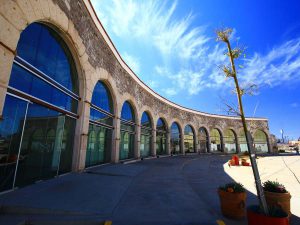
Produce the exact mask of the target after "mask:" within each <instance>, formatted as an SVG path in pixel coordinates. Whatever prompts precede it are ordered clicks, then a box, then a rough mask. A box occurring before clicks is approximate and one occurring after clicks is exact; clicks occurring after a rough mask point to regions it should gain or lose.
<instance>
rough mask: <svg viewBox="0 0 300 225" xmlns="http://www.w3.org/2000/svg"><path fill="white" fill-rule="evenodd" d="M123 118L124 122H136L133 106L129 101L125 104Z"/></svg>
mask: <svg viewBox="0 0 300 225" xmlns="http://www.w3.org/2000/svg"><path fill="white" fill-rule="evenodd" d="M121 118H122V119H124V120H128V121H132V122H135V121H134V113H133V109H132V106H131V105H130V103H129V102H127V101H126V102H124V104H123V107H122V112H121Z"/></svg>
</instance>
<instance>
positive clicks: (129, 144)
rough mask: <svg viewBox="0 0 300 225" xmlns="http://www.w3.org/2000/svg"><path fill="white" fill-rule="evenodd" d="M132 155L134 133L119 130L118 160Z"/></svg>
mask: <svg viewBox="0 0 300 225" xmlns="http://www.w3.org/2000/svg"><path fill="white" fill-rule="evenodd" d="M133 157H134V134H130V133H128V132H124V131H121V142H120V152H119V158H120V160H123V159H129V158H133Z"/></svg>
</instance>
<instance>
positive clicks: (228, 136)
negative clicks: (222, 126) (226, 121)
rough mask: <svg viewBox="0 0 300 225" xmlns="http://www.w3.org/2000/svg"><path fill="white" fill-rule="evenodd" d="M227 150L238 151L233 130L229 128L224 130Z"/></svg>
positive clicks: (230, 151) (229, 151)
mask: <svg viewBox="0 0 300 225" xmlns="http://www.w3.org/2000/svg"><path fill="white" fill-rule="evenodd" d="M224 144H225V151H226V152H228V153H236V152H237V149H236V140H235V135H234V133H233V131H232V130H230V129H227V130H225V132H224Z"/></svg>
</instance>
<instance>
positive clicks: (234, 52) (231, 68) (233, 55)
mask: <svg viewBox="0 0 300 225" xmlns="http://www.w3.org/2000/svg"><path fill="white" fill-rule="evenodd" d="M216 34H217V41H222V42H224V43H225V44H226V45H227V50H228V52H227V53H226V55H227V56H228V57H229V60H230V65H228V66H227V65H223V66H221V67H220V68H221V69H222V71H223V72H224V74H225V76H226V77H227V78H233V80H234V84H235V93H236V95H237V100H238V109H234V108H233V107H231V106H230V105H226V106H227V107H228V108H229V110H230V111H231V112H235V113H236V114H237V115H239V116H240V117H241V120H242V124H243V128H244V132H245V136H246V141H247V147H248V152H249V156H250V161H251V166H252V171H253V174H254V179H255V184H256V190H257V195H258V200H259V204H260V206H261V208H262V209H263V211H264V213H265V214H266V215H268V214H269V211H268V206H267V203H266V199H265V196H264V192H263V188H262V185H261V180H260V175H259V172H258V168H257V163H256V159H255V154H254V150H253V141H252V137H251V135H250V132H249V131H248V128H247V123H246V119H245V114H244V109H243V103H242V96H243V95H244V94H246V93H247V92H250V94H251V92H252V90H253V88H256V86H255V85H253V86H250V87H248V88H245V89H241V88H240V86H239V82H238V78H237V71H236V67H235V60H237V59H238V58H239V57H240V56H241V55H242V54H243V52H244V49H242V48H241V47H238V46H237V47H235V48H233V49H232V48H231V44H230V37H231V34H232V29H231V28H222V29H218V30H217V31H216Z"/></svg>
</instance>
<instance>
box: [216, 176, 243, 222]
mask: <svg viewBox="0 0 300 225" xmlns="http://www.w3.org/2000/svg"><path fill="white" fill-rule="evenodd" d="M218 194H219V198H220V203H221V211H222V214H223V215H224V216H225V217H228V218H231V219H242V218H244V217H245V215H246V208H245V206H246V197H247V193H246V191H245V188H244V187H243V185H242V184H240V183H237V182H232V183H228V184H225V185H224V186H220V187H219V188H218Z"/></svg>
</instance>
